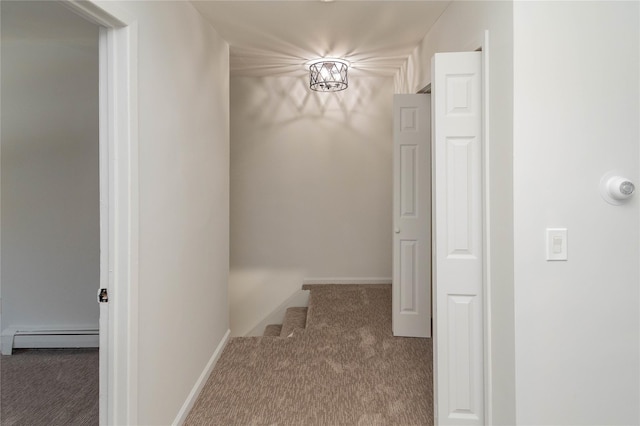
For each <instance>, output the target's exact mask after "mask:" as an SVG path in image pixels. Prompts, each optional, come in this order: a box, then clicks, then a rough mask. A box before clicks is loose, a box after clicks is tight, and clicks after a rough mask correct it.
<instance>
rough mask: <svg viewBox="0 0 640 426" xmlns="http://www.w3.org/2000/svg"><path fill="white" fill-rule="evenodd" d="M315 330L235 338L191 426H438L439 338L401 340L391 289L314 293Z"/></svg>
mask: <svg viewBox="0 0 640 426" xmlns="http://www.w3.org/2000/svg"><path fill="white" fill-rule="evenodd" d="M310 289H311V295H310V298H309V309H308V317H307V323H306V328H305V329H303V330H301V329H298V330H296V331H295V332H294V335H293V336H292V337H289V338H286V337H251V338H234V339H231V341H230V342H229V343H228V344H227V347H226V348H225V350H224V351H223V353H222V355H221V357H220V359H219V361H218V363H217V365H216V367H215V368H214V371H213V372H212V374H211V376H210V377H209V380H208V381H207V383H206V385H205V387H204V389H203V391H202V393H201V394H200V397H199V398H198V400H197V402H196V404H195V406H194V408H193V410H192V411H191V413H190V414H189V416H188V418H187V421H186V424H187V425H228V426H233V425H281V426H283V425H366V426H369V425H431V424H433V406H432V400H433V391H432V348H431V340H430V339H411V338H400V337H393V336H392V334H391V286H345V285H327V286H310Z"/></svg>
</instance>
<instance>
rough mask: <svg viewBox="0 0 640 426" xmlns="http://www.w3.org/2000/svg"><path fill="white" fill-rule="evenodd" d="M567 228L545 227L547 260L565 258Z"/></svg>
mask: <svg viewBox="0 0 640 426" xmlns="http://www.w3.org/2000/svg"><path fill="white" fill-rule="evenodd" d="M567 243H568V242H567V228H547V260H567Z"/></svg>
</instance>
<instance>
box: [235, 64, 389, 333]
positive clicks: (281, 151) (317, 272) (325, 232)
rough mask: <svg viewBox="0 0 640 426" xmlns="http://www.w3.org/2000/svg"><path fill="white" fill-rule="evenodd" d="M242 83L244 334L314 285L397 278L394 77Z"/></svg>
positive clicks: (238, 227)
mask: <svg viewBox="0 0 640 426" xmlns="http://www.w3.org/2000/svg"><path fill="white" fill-rule="evenodd" d="M349 81H350V85H349V88H348V89H347V90H345V91H343V92H338V93H317V92H312V91H310V89H309V88H308V76H306V75H305V76H304V77H300V78H298V77H267V78H249V77H234V78H232V79H231V138H232V144H231V280H230V297H231V326H232V332H233V334H236V335H242V334H244V333H246V332H248V331H249V330H251V328H253V326H255V325H256V324H257V323H258V322H259V321H260V320H262V319H263V318H264V317H265V316H266V315H267V314H268V313H269V312H271V310H273V309H274V308H276V307H277V306H278V305H279V304H280V303H281V302H283V301H284V300H285V299H287V298H288V297H289V296H291V294H293V293H294V292H295V291H296V290H299V289H300V287H301V285H302V283H303V280H304V279H305V278H332V277H340V278H372V277H375V278H387V279H388V278H389V277H391V262H392V252H391V249H392V247H391V242H392V241H391V227H392V224H391V213H392V211H391V202H392V142H393V135H392V100H393V96H392V95H393V90H392V87H393V81H392V79H391V78H380V77H377V78H376V77H367V76H362V75H360V76H358V75H357V73H355V72H354V73H352V74H351V75H350V79H349Z"/></svg>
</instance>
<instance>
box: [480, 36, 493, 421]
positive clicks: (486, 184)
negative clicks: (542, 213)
mask: <svg viewBox="0 0 640 426" xmlns="http://www.w3.org/2000/svg"><path fill="white" fill-rule="evenodd" d="M481 47H482V102H483V105H482V107H483V111H482V121H483V122H482V125H483V135H482V137H483V142H484V143H483V144H482V146H483V148H484V150H483V153H482V155H483V158H482V163H483V165H482V167H484V170H483V172H484V176H483V182H482V190H483V195H482V200H483V204H484V211H483V216H484V224H483V240H484V241H483V243H484V246H483V250H484V265H483V268H482V269H483V272H484V276H483V288H484V295H483V301H484V306H483V309H484V327H483V328H484V330H483V331H484V333H483V336H484V388H485V389H484V413H485V418H484V420H485V424H488V425H490V424H493V381H492V379H493V370H492V368H491V365H492V363H491V353H492V352H491V244H490V242H491V221H490V219H491V215H490V214H491V205H490V192H489V191H490V182H491V167H490V148H491V143H490V142H491V139H490V138H489V30H485V31H484V34H483V40H482V44H481Z"/></svg>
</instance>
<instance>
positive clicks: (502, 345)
mask: <svg viewBox="0 0 640 426" xmlns="http://www.w3.org/2000/svg"><path fill="white" fill-rule="evenodd" d="M485 30H489V64H488V67H489V93H488V96H489V114H490V116H489V129H488V132H489V141H488V150H489V163H490V165H489V185H488V191H489V192H488V194H489V205H488V208H489V211H490V213H489V214H490V223H489V226H490V229H489V234H488V237H489V244H490V245H489V250H488V251H487V254H488V255H489V256H490V280H491V299H490V300H491V316H492V323H491V327H490V337H491V347H490V348H489V350H490V351H491V357H492V364H491V365H490V370H489V374H490V377H491V379H492V380H491V384H492V389H491V391H490V393H489V395H491V396H490V400H489V403H490V405H491V407H492V412H493V418H492V419H491V420H492V422H493V424H514V422H515V397H514V392H515V366H514V362H515V355H514V351H515V349H514V348H515V342H514V325H513V324H514V312H513V301H514V299H513V292H514V281H513V212H512V211H513V176H512V170H513V169H512V163H513V158H512V155H513V144H512V137H513V112H512V108H513V4H512V2H507V1H496V2H492V1H470V2H466V1H459V2H457V1H456V2H453V3H451V5H450V6H449V7H448V8H447V10H446V11H445V12H444V13H443V14H442V16H441V17H440V19H438V21H437V22H436V24H435V25H434V26H433V28H432V29H431V30H430V31H429V32H428V33H427V35H426V36H425V38H424V39H423V40H422V42H421V43H420V45H419V46H418V47H417V48H416V50H415V51H414V52H413V54H412V55H411V57H410V58H409V60H408V61H407V63H406V65H405V66H404V67H403V68H402V69H401V70H400V72H399V73H398V74H397V75H396V78H395V90H396V92H397V93H415V92H416V91H417V90H419V89H421V88H423V87H425V86H426V85H427V84H429V83H430V82H431V76H430V74H431V58H432V57H433V55H434V54H435V53H437V52H457V51H472V50H476V49H477V48H478V47H480V46H481V42H482V39H483V33H484V31H485Z"/></svg>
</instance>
